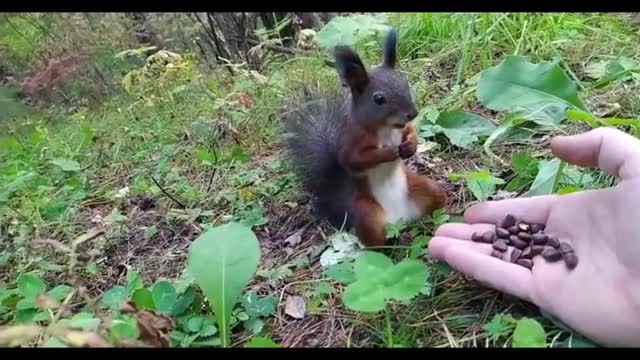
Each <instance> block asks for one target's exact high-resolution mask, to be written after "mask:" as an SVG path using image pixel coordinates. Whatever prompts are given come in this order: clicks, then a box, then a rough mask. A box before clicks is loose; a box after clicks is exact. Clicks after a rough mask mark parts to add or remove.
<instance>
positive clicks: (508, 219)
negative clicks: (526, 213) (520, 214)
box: [502, 214, 518, 229]
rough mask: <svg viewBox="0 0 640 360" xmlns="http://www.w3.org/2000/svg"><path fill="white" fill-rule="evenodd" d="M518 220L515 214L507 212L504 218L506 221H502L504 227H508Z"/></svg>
mask: <svg viewBox="0 0 640 360" xmlns="http://www.w3.org/2000/svg"><path fill="white" fill-rule="evenodd" d="M517 221H518V219H516V217H515V216H513V215H511V214H507V216H506V217H505V218H504V221H502V227H503V228H505V229H506V228H508V227H511V226H513V225H515V224H516V222H517Z"/></svg>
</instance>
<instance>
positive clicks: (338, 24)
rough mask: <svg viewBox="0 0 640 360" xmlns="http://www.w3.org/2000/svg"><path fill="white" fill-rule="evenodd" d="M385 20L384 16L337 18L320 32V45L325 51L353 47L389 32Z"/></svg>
mask: <svg viewBox="0 0 640 360" xmlns="http://www.w3.org/2000/svg"><path fill="white" fill-rule="evenodd" d="M385 20H386V19H385V16H384V14H378V15H375V16H372V15H361V14H359V15H350V16H336V17H334V18H333V19H331V21H329V23H327V25H325V26H324V27H323V28H322V29H321V30H320V31H319V32H318V44H319V45H320V47H322V48H325V49H326V48H332V47H334V46H337V45H345V46H353V45H355V44H356V43H357V42H359V41H360V40H362V39H365V38H367V37H369V36H372V35H374V34H376V33H379V32H386V31H388V29H389V26H388V25H386V24H385Z"/></svg>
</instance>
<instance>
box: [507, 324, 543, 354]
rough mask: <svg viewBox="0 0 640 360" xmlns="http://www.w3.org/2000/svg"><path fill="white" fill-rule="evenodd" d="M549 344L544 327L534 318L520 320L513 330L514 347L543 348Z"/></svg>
mask: <svg viewBox="0 0 640 360" xmlns="http://www.w3.org/2000/svg"><path fill="white" fill-rule="evenodd" d="M546 346H547V335H546V334H545V332H544V328H543V327H542V325H540V323H539V322H537V321H536V320H534V319H529V318H523V319H520V320H518V323H517V324H516V329H515V330H514V331H513V347H514V348H543V347H546Z"/></svg>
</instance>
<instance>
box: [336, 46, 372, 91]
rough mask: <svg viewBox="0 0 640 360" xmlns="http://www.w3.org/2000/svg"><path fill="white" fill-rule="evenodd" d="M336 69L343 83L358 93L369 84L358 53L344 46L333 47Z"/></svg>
mask: <svg viewBox="0 0 640 360" xmlns="http://www.w3.org/2000/svg"><path fill="white" fill-rule="evenodd" d="M335 55H336V69H337V70H338V74H339V75H340V79H341V80H342V82H343V83H346V84H347V85H349V87H350V88H351V90H352V91H354V92H357V93H360V92H362V91H364V88H365V87H367V84H369V75H368V74H367V70H366V69H365V67H364V64H363V63H362V60H360V57H359V56H358V54H356V53H355V52H354V51H353V50H352V49H350V48H349V47H346V46H337V47H336V49H335Z"/></svg>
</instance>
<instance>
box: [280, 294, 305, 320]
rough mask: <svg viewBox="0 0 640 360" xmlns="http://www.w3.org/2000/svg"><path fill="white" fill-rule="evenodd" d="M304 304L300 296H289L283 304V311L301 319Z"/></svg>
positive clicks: (303, 312)
mask: <svg viewBox="0 0 640 360" xmlns="http://www.w3.org/2000/svg"><path fill="white" fill-rule="evenodd" d="M306 307H307V306H306V304H305V302H304V299H303V298H302V296H289V297H288V298H287V303H286V305H285V306H284V312H285V313H286V314H287V315H289V316H291V317H293V318H296V319H302V318H303V317H304V314H305V311H306Z"/></svg>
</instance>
